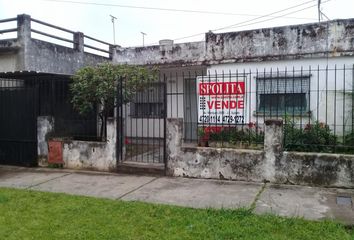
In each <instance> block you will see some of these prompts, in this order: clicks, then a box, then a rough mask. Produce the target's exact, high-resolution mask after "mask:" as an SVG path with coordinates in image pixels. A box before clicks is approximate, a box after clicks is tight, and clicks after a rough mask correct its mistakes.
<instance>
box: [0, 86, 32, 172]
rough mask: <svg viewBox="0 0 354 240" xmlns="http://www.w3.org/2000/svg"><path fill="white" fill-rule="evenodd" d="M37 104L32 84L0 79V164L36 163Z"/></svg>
mask: <svg viewBox="0 0 354 240" xmlns="http://www.w3.org/2000/svg"><path fill="white" fill-rule="evenodd" d="M37 105H38V94H37V90H36V88H35V87H33V86H30V85H28V84H27V83H26V82H25V81H24V80H18V79H16V80H15V79H0V164H6V165H19V166H36V165H37V112H38V107H37Z"/></svg>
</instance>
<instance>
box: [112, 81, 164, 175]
mask: <svg viewBox="0 0 354 240" xmlns="http://www.w3.org/2000/svg"><path fill="white" fill-rule="evenodd" d="M119 85H120V87H119V88H118V97H117V100H118V107H117V159H118V163H120V164H122V163H124V164H139V165H140V166H144V165H145V166H150V167H152V166H153V167H158V168H161V169H164V168H165V162H166V131H165V129H166V116H167V98H166V81H165V80H163V79H161V80H159V81H156V82H152V83H149V84H148V86H145V87H144V89H143V90H140V91H138V92H136V93H135V94H134V97H133V98H132V99H130V101H129V102H127V103H126V102H124V101H123V100H122V99H123V95H124V93H123V89H124V83H122V84H119Z"/></svg>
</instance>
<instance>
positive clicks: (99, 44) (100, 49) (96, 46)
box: [0, 15, 112, 57]
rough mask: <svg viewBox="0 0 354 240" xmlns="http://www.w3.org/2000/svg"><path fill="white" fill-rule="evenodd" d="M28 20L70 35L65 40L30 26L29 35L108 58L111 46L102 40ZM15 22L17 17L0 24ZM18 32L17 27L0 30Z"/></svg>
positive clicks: (0, 21) (35, 20) (4, 20)
mask: <svg viewBox="0 0 354 240" xmlns="http://www.w3.org/2000/svg"><path fill="white" fill-rule="evenodd" d="M24 16H26V15H24ZM26 17H29V16H26ZM29 20H30V21H31V22H34V23H36V24H38V27H39V28H41V26H45V27H49V28H50V29H51V30H53V31H54V30H59V31H61V32H62V33H63V34H70V35H71V38H67V37H63V36H60V35H61V34H60V33H59V34H51V33H48V31H43V30H39V29H36V28H33V27H32V26H31V27H30V28H31V29H29V30H30V32H31V33H35V34H38V35H41V36H44V37H47V38H49V40H50V39H51V40H53V41H51V43H55V44H60V41H61V42H65V43H70V44H73V45H72V48H76V49H80V47H79V45H80V44H83V45H82V49H83V51H84V52H89V53H97V54H98V55H103V56H106V57H108V56H109V54H110V48H111V46H112V45H111V44H110V43H108V42H105V41H102V40H99V39H96V38H93V37H90V36H87V35H84V34H81V35H80V33H78V32H75V31H72V30H69V29H66V28H62V27H59V26H56V25H53V24H50V23H47V22H43V21H40V20H38V19H34V18H31V17H29ZM15 21H18V17H17V18H8V19H2V20H0V23H8V22H15ZM18 30H19V26H17V27H15V28H7V29H1V30H0V34H4V33H12V32H18ZM75 35H77V36H78V37H75ZM80 37H82V43H81V41H80V40H78V39H79V38H80ZM85 39H86V40H89V41H92V42H93V43H92V44H86V43H84V42H85ZM58 41H59V42H58ZM90 50H94V51H95V52H92V51H91V52H90ZM107 54H108V55H107Z"/></svg>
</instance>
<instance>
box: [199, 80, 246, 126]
mask: <svg viewBox="0 0 354 240" xmlns="http://www.w3.org/2000/svg"><path fill="white" fill-rule="evenodd" d="M245 89H246V86H245V76H234V77H225V78H221V77H220V78H219V77H210V76H203V77H201V76H199V77H198V78H197V94H198V123H202V124H211V125H219V124H220V125H222V124H225V125H228V124H243V123H245V116H244V112H245V111H244V109H245Z"/></svg>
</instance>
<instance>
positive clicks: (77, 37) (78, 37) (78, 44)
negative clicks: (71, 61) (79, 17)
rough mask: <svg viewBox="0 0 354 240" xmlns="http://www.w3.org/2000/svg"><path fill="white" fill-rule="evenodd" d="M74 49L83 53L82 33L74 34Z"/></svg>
mask: <svg viewBox="0 0 354 240" xmlns="http://www.w3.org/2000/svg"><path fill="white" fill-rule="evenodd" d="M73 40H74V49H75V50H76V51H79V52H82V53H83V52H84V34H83V33H82V32H76V33H74V39H73Z"/></svg>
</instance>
